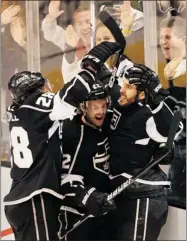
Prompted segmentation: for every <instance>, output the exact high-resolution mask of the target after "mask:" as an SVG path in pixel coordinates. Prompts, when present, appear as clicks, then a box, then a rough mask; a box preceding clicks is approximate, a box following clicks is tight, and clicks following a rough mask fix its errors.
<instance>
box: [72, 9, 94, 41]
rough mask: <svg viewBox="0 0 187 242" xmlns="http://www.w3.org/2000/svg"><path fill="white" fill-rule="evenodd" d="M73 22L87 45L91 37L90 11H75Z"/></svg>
mask: <svg viewBox="0 0 187 242" xmlns="http://www.w3.org/2000/svg"><path fill="white" fill-rule="evenodd" d="M73 22H74V28H75V30H76V32H77V34H78V36H79V37H80V38H81V39H82V40H83V42H84V44H87V45H89V44H90V37H91V27H90V11H82V12H78V13H75V14H74V16H73Z"/></svg>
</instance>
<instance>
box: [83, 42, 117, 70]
mask: <svg viewBox="0 0 187 242" xmlns="http://www.w3.org/2000/svg"><path fill="white" fill-rule="evenodd" d="M120 50H121V46H120V44H118V43H112V42H107V41H104V42H102V43H101V44H99V45H97V46H95V47H93V48H92V49H91V50H90V51H89V52H88V54H87V55H86V56H85V57H84V58H83V60H82V62H81V68H82V69H89V70H90V69H91V70H92V71H93V72H94V73H95V74H96V73H97V72H98V71H100V70H101V67H102V66H103V65H104V63H105V62H106V61H107V59H108V58H109V57H110V56H111V55H113V54H116V53H118V52H119V51H120Z"/></svg>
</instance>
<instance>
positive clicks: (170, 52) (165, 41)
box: [160, 28, 185, 60]
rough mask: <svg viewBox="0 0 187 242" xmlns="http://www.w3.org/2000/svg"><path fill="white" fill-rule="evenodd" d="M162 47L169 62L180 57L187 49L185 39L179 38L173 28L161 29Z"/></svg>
mask: <svg viewBox="0 0 187 242" xmlns="http://www.w3.org/2000/svg"><path fill="white" fill-rule="evenodd" d="M160 46H161V50H162V53H163V55H164V57H165V58H166V59H168V60H172V59H173V58H177V57H180V54H181V52H182V51H183V49H184V48H185V41H184V38H178V37H177V36H176V35H175V33H174V32H173V30H172V28H161V29H160Z"/></svg>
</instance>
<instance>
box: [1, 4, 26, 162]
mask: <svg viewBox="0 0 187 242" xmlns="http://www.w3.org/2000/svg"><path fill="white" fill-rule="evenodd" d="M1 41H2V42H1V54H2V58H1V61H2V69H1V94H0V95H1V145H0V148H1V149H0V154H1V160H2V161H4V162H9V161H10V156H9V134H8V123H7V117H6V108H7V106H8V105H10V104H11V100H12V98H11V96H10V93H9V92H8V86H7V83H8V81H9V79H10V78H11V76H12V75H13V74H15V73H17V72H19V71H23V70H26V69H27V43H26V42H27V29H26V8H25V1H1Z"/></svg>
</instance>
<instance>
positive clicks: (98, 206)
mask: <svg viewBox="0 0 187 242" xmlns="http://www.w3.org/2000/svg"><path fill="white" fill-rule="evenodd" d="M107 196H108V195H107V194H106V193H102V192H99V191H97V190H95V188H90V189H89V190H87V192H86V194H85V196H84V197H83V199H82V201H81V203H80V205H79V206H80V207H86V208H87V210H88V212H89V214H91V215H93V216H101V215H103V214H105V213H107V212H109V211H111V210H114V209H116V205H115V202H114V201H113V200H110V201H107Z"/></svg>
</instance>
